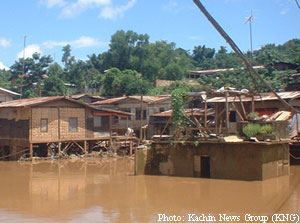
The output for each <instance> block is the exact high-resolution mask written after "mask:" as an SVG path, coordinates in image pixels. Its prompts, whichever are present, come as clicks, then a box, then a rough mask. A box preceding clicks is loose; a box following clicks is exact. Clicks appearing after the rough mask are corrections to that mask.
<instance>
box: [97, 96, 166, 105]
mask: <svg viewBox="0 0 300 223" xmlns="http://www.w3.org/2000/svg"><path fill="white" fill-rule="evenodd" d="M127 98H129V99H135V100H138V101H140V100H141V96H123V97H118V98H110V99H106V100H103V101H96V102H94V103H93V105H107V104H113V103H117V102H119V101H121V100H124V99H127ZM168 98H170V96H167V95H162V96H143V102H145V103H149V104H150V103H156V102H159V101H161V100H165V99H168Z"/></svg>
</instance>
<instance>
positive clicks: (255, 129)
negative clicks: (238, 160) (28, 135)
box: [243, 123, 261, 138]
mask: <svg viewBox="0 0 300 223" xmlns="http://www.w3.org/2000/svg"><path fill="white" fill-rule="evenodd" d="M260 130H261V126H260V125H259V124H253V123H250V124H248V125H246V126H244V127H243V133H244V134H245V135H246V136H247V138H251V137H255V136H257V135H259V133H260Z"/></svg>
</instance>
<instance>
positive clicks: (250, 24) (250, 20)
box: [245, 10, 254, 59]
mask: <svg viewBox="0 0 300 223" xmlns="http://www.w3.org/2000/svg"><path fill="white" fill-rule="evenodd" d="M253 20H254V17H253V13H252V10H251V16H249V17H248V18H247V20H246V22H245V24H246V23H249V27H250V51H251V54H250V56H251V59H252V57H253V45H252V23H253Z"/></svg>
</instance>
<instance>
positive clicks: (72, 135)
mask: <svg viewBox="0 0 300 223" xmlns="http://www.w3.org/2000/svg"><path fill="white" fill-rule="evenodd" d="M70 118H71V119H74V120H76V121H75V122H77V123H75V125H76V126H75V128H74V130H72V131H71V130H70ZM45 120H46V121H45ZM43 121H44V122H46V124H45V126H46V127H45V128H46V130H45V129H43V128H42V122H43ZM76 127H77V130H76ZM31 137H32V139H31V140H32V142H40V141H46V142H47V141H58V140H71V139H73V140H74V139H82V138H84V137H85V109H84V108H32V136H31Z"/></svg>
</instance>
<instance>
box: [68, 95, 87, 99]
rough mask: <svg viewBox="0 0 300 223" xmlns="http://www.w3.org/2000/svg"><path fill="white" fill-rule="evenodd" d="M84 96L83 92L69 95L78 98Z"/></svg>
mask: <svg viewBox="0 0 300 223" xmlns="http://www.w3.org/2000/svg"><path fill="white" fill-rule="evenodd" d="M84 96H85V94H74V95H72V96H71V98H74V99H79V98H82V97H84Z"/></svg>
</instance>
